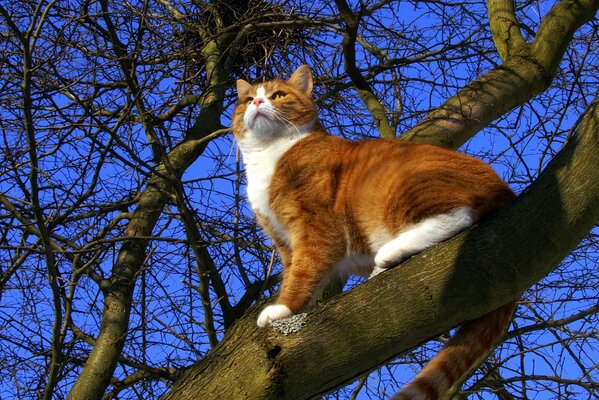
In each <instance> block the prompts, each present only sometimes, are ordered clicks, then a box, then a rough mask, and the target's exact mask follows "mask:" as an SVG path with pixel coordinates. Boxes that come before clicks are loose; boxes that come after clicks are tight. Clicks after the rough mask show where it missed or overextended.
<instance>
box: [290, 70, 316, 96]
mask: <svg viewBox="0 0 599 400" xmlns="http://www.w3.org/2000/svg"><path fill="white" fill-rule="evenodd" d="M287 83H289V84H291V85H293V86H295V87H297V88H299V89H300V90H301V91H302V92H304V93H305V94H307V95H308V96H311V95H312V87H313V86H314V81H313V80H312V72H310V67H308V66H307V65H306V64H304V65H302V66H300V67H299V68H298V69H296V70H295V72H294V73H293V75H291V78H289V80H288V81H287Z"/></svg>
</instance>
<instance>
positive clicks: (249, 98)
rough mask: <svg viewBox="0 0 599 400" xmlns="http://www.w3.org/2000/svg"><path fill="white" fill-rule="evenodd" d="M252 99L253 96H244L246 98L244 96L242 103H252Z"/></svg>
mask: <svg viewBox="0 0 599 400" xmlns="http://www.w3.org/2000/svg"><path fill="white" fill-rule="evenodd" d="M253 100H254V98H253V97H246V98H245V101H244V103H247V104H252V101H253Z"/></svg>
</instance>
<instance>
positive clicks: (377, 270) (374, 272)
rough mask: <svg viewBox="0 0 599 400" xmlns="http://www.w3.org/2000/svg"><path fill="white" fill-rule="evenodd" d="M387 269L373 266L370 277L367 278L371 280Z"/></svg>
mask: <svg viewBox="0 0 599 400" xmlns="http://www.w3.org/2000/svg"><path fill="white" fill-rule="evenodd" d="M387 269H388V268H381V267H379V266H378V265H375V266H374V268H373V270H372V272H371V273H370V276H369V277H368V279H372V278H374V277H375V276H377V275H378V274H380V273H381V272H384V271H386V270H387Z"/></svg>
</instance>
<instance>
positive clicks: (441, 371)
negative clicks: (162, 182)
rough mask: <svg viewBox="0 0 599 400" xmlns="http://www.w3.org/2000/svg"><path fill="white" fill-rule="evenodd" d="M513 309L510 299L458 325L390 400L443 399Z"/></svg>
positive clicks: (485, 351)
mask: <svg viewBox="0 0 599 400" xmlns="http://www.w3.org/2000/svg"><path fill="white" fill-rule="evenodd" d="M515 308H516V303H515V302H512V303H509V304H506V305H504V306H502V307H500V308H498V309H496V310H494V311H491V312H490V313H488V314H485V315H483V316H482V317H480V318H479V319H476V320H474V321H470V322H468V323H466V324H464V325H462V326H461V327H460V328H459V329H458V330H457V332H456V334H455V335H454V337H453V338H452V339H451V340H450V341H449V342H448V343H447V345H445V347H444V348H443V349H442V350H441V351H440V352H439V354H437V355H436V356H435V357H434V358H433V359H432V360H431V361H430V362H429V363H428V364H427V365H426V366H425V367H424V368H423V369H422V371H420V373H419V374H418V375H417V376H416V378H414V380H413V381H412V382H410V383H409V384H408V385H406V386H404V387H403V388H402V389H401V390H400V391H399V392H398V393H396V394H395V395H394V396H393V397H392V398H391V400H438V399H444V398H445V397H446V396H447V395H448V394H449V393H450V391H451V390H452V388H453V387H454V386H456V385H459V384H461V383H462V381H463V380H464V379H465V378H466V377H468V375H469V373H470V372H471V371H472V370H473V369H474V368H475V367H477V366H478V365H479V364H480V363H481V362H482V361H483V360H484V359H485V358H486V357H487V356H488V355H489V353H490V352H491V350H492V349H493V347H494V346H495V345H496V343H497V341H498V340H499V338H500V337H501V336H502V335H503V332H504V331H505V329H506V328H507V326H508V325H509V323H510V321H511V319H512V315H513V313H514V310H515Z"/></svg>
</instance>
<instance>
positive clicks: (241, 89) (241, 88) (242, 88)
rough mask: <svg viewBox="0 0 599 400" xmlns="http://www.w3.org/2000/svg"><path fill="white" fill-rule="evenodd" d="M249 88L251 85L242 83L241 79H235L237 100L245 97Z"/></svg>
mask: <svg viewBox="0 0 599 400" xmlns="http://www.w3.org/2000/svg"><path fill="white" fill-rule="evenodd" d="M251 88H252V85H251V83H249V82H247V81H244V80H243V79H237V98H239V99H241V98H242V97H245V96H246V95H247V94H248V92H249V91H250V89H251Z"/></svg>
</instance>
